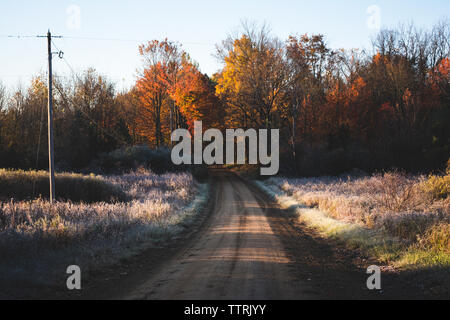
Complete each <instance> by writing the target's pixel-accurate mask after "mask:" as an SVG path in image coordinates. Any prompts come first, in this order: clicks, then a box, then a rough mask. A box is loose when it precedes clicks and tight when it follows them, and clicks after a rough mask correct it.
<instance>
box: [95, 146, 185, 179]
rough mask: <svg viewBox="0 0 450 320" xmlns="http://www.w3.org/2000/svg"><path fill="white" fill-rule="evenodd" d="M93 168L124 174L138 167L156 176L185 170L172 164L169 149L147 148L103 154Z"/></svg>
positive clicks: (123, 149) (118, 150)
mask: <svg viewBox="0 0 450 320" xmlns="http://www.w3.org/2000/svg"><path fill="white" fill-rule="evenodd" d="M93 166H94V167H100V169H101V170H102V171H104V172H108V173H112V172H126V171H130V170H134V169H137V168H139V167H144V168H146V169H150V170H151V171H152V172H154V173H156V174H159V173H165V172H177V171H182V170H184V169H185V168H184V167H183V166H176V165H174V164H173V163H172V160H171V156H170V150H169V149H167V148H161V149H157V150H154V149H150V148H149V147H147V146H132V147H125V148H121V149H117V150H115V151H112V152H109V153H106V154H103V155H101V156H100V158H99V159H98V160H97V161H96V163H94V164H93Z"/></svg>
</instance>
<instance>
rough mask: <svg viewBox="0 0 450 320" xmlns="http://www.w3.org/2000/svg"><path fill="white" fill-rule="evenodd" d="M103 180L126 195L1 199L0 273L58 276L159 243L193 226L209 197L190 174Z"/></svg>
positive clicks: (44, 279) (13, 276)
mask: <svg viewBox="0 0 450 320" xmlns="http://www.w3.org/2000/svg"><path fill="white" fill-rule="evenodd" d="M102 179H103V180H104V181H105V182H107V183H108V184H110V185H111V186H113V187H114V188H118V189H119V190H121V191H122V192H123V193H124V194H125V195H126V197H125V199H126V200H125V201H116V202H113V203H107V202H95V203H90V204H88V203H84V202H78V203H75V202H70V201H69V202H68V201H58V202H56V203H55V204H54V205H51V204H50V203H49V202H48V200H45V199H36V200H26V201H25V200H23V201H16V200H9V201H3V202H0V256H1V257H2V259H1V260H0V280H4V281H9V280H11V281H17V280H18V279H19V280H23V281H25V280H24V279H27V280H26V281H31V282H32V283H36V281H38V282H39V281H42V282H44V283H53V282H54V281H57V280H58V279H60V278H61V277H64V272H63V271H62V270H64V269H65V267H67V266H68V265H71V264H78V265H80V266H82V269H83V270H84V271H88V270H89V269H90V268H97V267H99V266H101V265H103V264H109V263H112V262H114V261H116V260H117V259H121V258H124V257H127V256H130V255H133V254H136V253H137V252H139V251H141V250H142V249H144V248H147V247H149V246H153V245H158V243H161V244H162V243H164V241H165V240H166V239H168V238H170V237H172V236H175V235H177V234H178V233H179V232H180V231H182V230H184V229H185V228H186V227H188V226H190V224H191V223H192V221H193V218H194V217H195V215H196V214H197V213H198V212H200V211H201V210H202V208H203V206H205V204H206V202H207V199H208V187H207V185H206V184H198V183H197V182H196V181H195V180H194V178H193V177H192V175H191V174H188V173H167V174H162V175H156V174H154V173H152V172H150V171H146V170H140V171H137V172H133V173H129V174H124V175H117V176H109V177H103V178H102Z"/></svg>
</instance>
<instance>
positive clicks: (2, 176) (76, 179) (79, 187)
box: [0, 169, 127, 203]
mask: <svg viewBox="0 0 450 320" xmlns="http://www.w3.org/2000/svg"><path fill="white" fill-rule="evenodd" d="M49 189H50V184H49V179H48V172H46V171H23V170H6V169H0V199H11V198H14V199H15V200H30V199H33V198H38V197H44V198H49ZM55 189H56V197H57V199H58V200H70V201H74V202H88V203H92V202H115V201H125V200H126V199H127V196H126V195H125V193H124V192H123V191H122V190H121V189H120V187H118V186H116V185H114V184H112V183H110V182H108V181H106V180H104V179H103V178H101V177H99V176H94V175H89V176H87V175H82V174H74V173H60V174H56V175H55Z"/></svg>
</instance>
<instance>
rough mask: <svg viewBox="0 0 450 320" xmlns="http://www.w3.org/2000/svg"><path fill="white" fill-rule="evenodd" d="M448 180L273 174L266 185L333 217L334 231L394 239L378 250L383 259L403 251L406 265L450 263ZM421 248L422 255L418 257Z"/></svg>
mask: <svg viewBox="0 0 450 320" xmlns="http://www.w3.org/2000/svg"><path fill="white" fill-rule="evenodd" d="M449 180H450V176H449V175H447V176H429V177H426V176H412V175H406V174H403V173H399V172H388V173H384V174H376V175H373V176H370V177H321V178H304V179H289V178H271V179H269V180H268V181H266V182H265V185H266V186H268V187H270V188H272V190H274V187H275V188H279V190H280V191H282V193H284V194H287V196H290V198H293V199H295V200H296V201H298V203H301V204H304V205H305V206H306V208H304V209H303V213H306V210H311V209H315V210H316V211H315V212H316V215H315V216H314V214H312V217H313V218H312V219H315V220H316V221H315V222H317V220H318V212H323V213H325V214H326V216H328V217H329V218H331V219H334V221H336V222H332V221H331V220H329V221H328V225H330V224H332V225H334V226H339V228H338V231H337V233H342V234H341V238H349V237H348V236H347V235H345V236H344V235H343V233H344V232H347V231H348V230H350V229H351V230H354V229H358V230H359V231H361V232H359V231H358V233H359V235H358V236H360V237H372V234H373V232H375V233H377V234H379V235H380V237H392V239H397V240H398V241H397V242H398V243H397V244H396V245H395V248H393V247H391V248H390V249H393V250H390V249H389V248H383V250H380V254H382V255H385V256H386V259H387V260H390V259H394V260H395V259H399V257H400V256H402V259H403V264H404V265H407V264H420V263H424V264H430V263H431V264H439V265H449V264H450V255H449V251H448V250H449V249H448V248H449V247H450V242H449V239H450V228H449V225H450V197H448V194H449V189H448V188H449ZM321 219H322V218H321ZM322 220H323V219H322ZM337 222H341V223H342V224H338V223H337ZM341 227H342V228H341ZM321 228H322V229H323V230H325V233H326V234H327V235H331V233H329V232H327V231H326V230H328V229H330V228H331V227H329V226H324V225H322V227H321ZM333 228H334V227H333ZM333 228H331V229H333ZM331 229H330V230H331ZM333 230H335V229H333ZM364 230H367V232H365V231H364ZM333 232H334V231H333ZM337 233H336V232H334V233H333V236H335V235H336V234H337ZM350 238H351V237H350ZM346 240H349V239H346ZM360 242H365V241H364V239H360ZM380 245H381V242H380ZM384 249H386V250H384ZM377 250H378V249H377ZM399 250H400V251H402V252H400V251H399ZM382 251H384V253H381V252H382ZM387 251H389V254H387V253H386V252H387ZM424 252H425V253H427V254H426V256H427V257H426V259H425V258H420V259H418V258H417V256H418V255H421V256H424V254H423V253H424ZM408 255H409V258H407V257H406V256H408ZM414 257H415V258H414ZM412 260H414V261H412ZM425 260H426V262H425Z"/></svg>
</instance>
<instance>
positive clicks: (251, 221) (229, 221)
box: [123, 172, 313, 299]
mask: <svg viewBox="0 0 450 320" xmlns="http://www.w3.org/2000/svg"><path fill="white" fill-rule="evenodd" d="M216 177H217V180H216V182H215V183H216V184H217V185H216V188H215V192H214V195H213V196H214V206H213V212H212V216H211V217H210V218H209V220H208V222H207V225H206V226H205V227H204V228H203V229H202V231H201V232H200V233H199V234H198V235H197V237H196V239H194V241H192V242H191V245H190V246H188V247H187V248H185V250H184V251H183V252H181V253H180V254H179V255H178V256H176V257H175V258H174V259H172V260H171V261H170V262H169V263H168V264H167V265H166V266H165V267H164V270H162V271H161V272H160V273H158V274H156V275H154V276H152V277H150V278H149V279H148V280H147V281H145V283H144V284H143V285H141V286H140V287H138V288H136V289H135V290H134V291H133V292H131V294H127V295H126V296H124V297H123V298H125V299H305V298H313V296H312V295H311V294H308V293H305V292H308V291H307V290H306V289H307V284H306V283H301V282H299V281H298V280H296V279H295V278H294V277H293V275H292V270H291V268H290V267H289V265H291V264H292V261H290V259H289V258H288V254H287V253H286V251H285V249H284V246H283V244H282V243H281V240H280V239H279V237H278V236H277V235H276V234H275V233H274V230H273V229H272V227H271V225H270V223H269V220H268V219H269V218H268V215H267V212H268V211H269V210H270V209H271V206H270V203H269V202H268V201H266V200H265V199H264V198H262V197H261V196H260V195H258V194H255V191H254V190H251V188H249V186H248V185H247V184H246V183H245V182H244V181H242V180H240V179H238V178H236V177H235V176H234V175H232V174H231V173H226V172H222V173H219V174H216Z"/></svg>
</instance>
